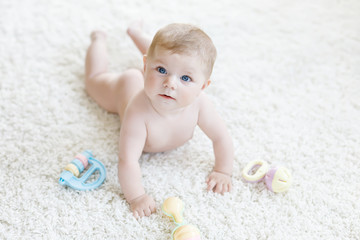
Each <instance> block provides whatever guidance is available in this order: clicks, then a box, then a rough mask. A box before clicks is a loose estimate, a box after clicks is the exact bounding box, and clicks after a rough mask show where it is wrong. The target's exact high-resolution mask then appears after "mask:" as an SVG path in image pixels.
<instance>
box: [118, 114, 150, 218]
mask: <svg viewBox="0 0 360 240" xmlns="http://www.w3.org/2000/svg"><path fill="white" fill-rule="evenodd" d="M145 141H146V126H145V122H144V121H143V118H141V116H139V115H138V113H137V112H136V111H135V110H128V111H127V112H126V114H125V116H124V119H123V122H122V123H121V130H120V139H119V164H118V177H119V182H120V185H121V188H122V191H123V193H124V195H125V198H126V200H127V201H128V203H129V204H130V207H131V211H132V212H133V214H134V216H135V217H136V218H138V217H143V216H149V215H150V214H151V213H153V212H155V202H154V200H153V198H152V197H150V196H148V195H147V194H146V193H145V190H144V187H143V186H142V183H141V169H140V165H139V162H138V160H139V158H140V156H141V154H142V151H143V148H144V144H145Z"/></svg>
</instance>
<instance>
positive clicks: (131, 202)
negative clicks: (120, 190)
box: [128, 193, 146, 205]
mask: <svg viewBox="0 0 360 240" xmlns="http://www.w3.org/2000/svg"><path fill="white" fill-rule="evenodd" d="M144 196H146V193H143V194H141V195H139V196H137V197H134V198H132V199H131V200H129V201H128V202H129V204H130V205H131V204H133V203H134V202H136V201H137V200H139V199H140V198H143V197H144Z"/></svg>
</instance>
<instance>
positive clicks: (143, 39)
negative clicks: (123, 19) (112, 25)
mask: <svg viewBox="0 0 360 240" xmlns="http://www.w3.org/2000/svg"><path fill="white" fill-rule="evenodd" d="M127 34H128V35H129V36H130V37H131V39H132V40H133V41H134V43H135V45H136V47H137V48H138V49H139V50H140V52H141V54H142V55H145V54H146V52H147V50H148V49H149V47H150V44H151V38H150V37H149V36H147V35H146V34H145V33H144V31H143V24H142V22H141V21H136V22H133V23H132V24H131V25H130V26H129V28H128V29H127Z"/></svg>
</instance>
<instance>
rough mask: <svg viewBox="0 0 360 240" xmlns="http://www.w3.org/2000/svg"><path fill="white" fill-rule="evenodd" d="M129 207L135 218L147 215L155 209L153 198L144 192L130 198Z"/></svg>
mask: <svg viewBox="0 0 360 240" xmlns="http://www.w3.org/2000/svg"><path fill="white" fill-rule="evenodd" d="M130 208H131V211H132V212H133V215H134V217H135V218H139V217H144V216H147V217H148V216H150V215H151V214H152V213H154V212H155V211H156V208H155V201H154V199H153V198H152V197H150V196H149V195H147V194H146V193H145V194H143V195H141V196H140V197H137V198H135V199H133V200H131V201H130Z"/></svg>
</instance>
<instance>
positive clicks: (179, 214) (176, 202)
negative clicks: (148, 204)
mask: <svg viewBox="0 0 360 240" xmlns="http://www.w3.org/2000/svg"><path fill="white" fill-rule="evenodd" d="M162 211H163V213H164V214H165V215H166V216H168V217H170V218H172V219H173V220H174V222H175V223H176V224H182V223H183V222H184V217H183V212H184V204H183V202H182V201H181V200H180V199H179V198H177V197H169V198H168V199H166V200H165V201H164V203H163V205H162Z"/></svg>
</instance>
